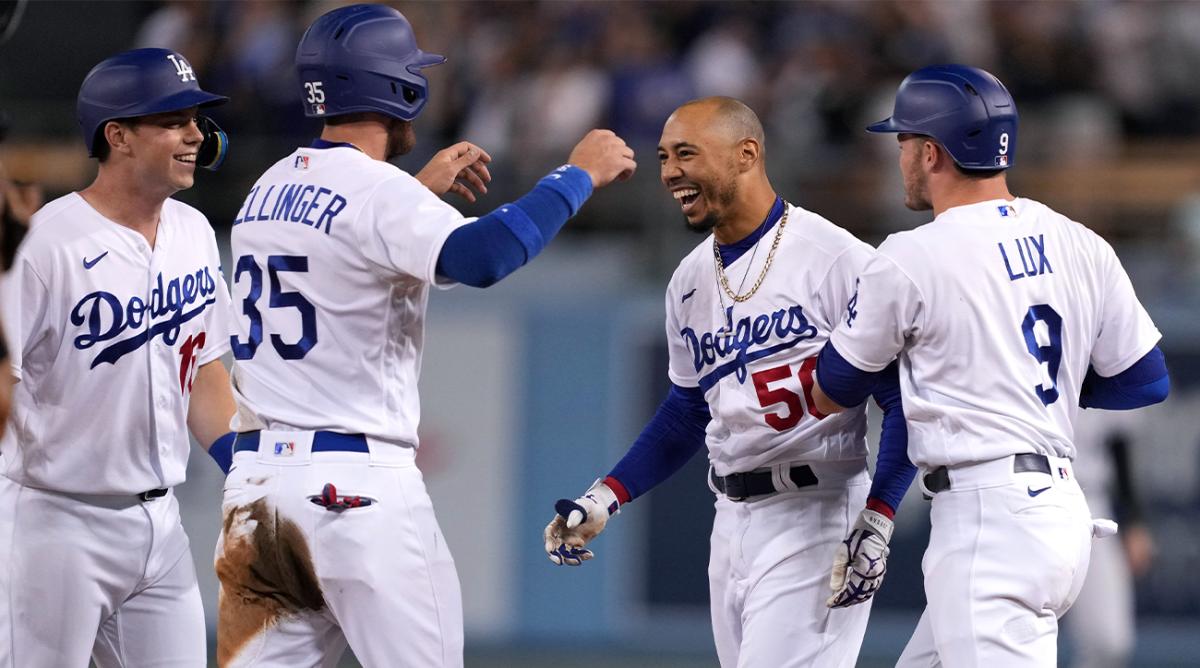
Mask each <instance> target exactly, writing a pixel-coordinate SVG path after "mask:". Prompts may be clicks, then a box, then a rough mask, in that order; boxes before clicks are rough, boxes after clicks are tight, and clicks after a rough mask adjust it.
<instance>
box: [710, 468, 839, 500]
mask: <svg viewBox="0 0 1200 668" xmlns="http://www.w3.org/2000/svg"><path fill="white" fill-rule="evenodd" d="M774 475H775V474H774V473H773V472H772V471H770V470H769V469H768V470H764V471H748V472H746V473H730V474H729V475H727V476H719V475H717V472H716V471H715V470H712V471H711V475H710V478H712V484H713V487H716V488H717V491H718V492H721V493H722V494H724V495H725V497H726V498H728V499H729V500H730V501H745V500H746V499H750V498H753V497H756V496H763V495H764V494H774V493H775V492H778V491H780V490H777V489H775V481H774V479H773V478H774ZM788 477H789V478H791V479H792V482H793V483H795V484H796V486H797V487H809V486H812V485H815V484H817V476H816V474H815V473H813V470H812V469H811V468H809V467H808V466H807V465H804V464H801V465H799V466H793V467H792V468H791V470H790V471H788Z"/></svg>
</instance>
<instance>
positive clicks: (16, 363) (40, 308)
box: [0, 256, 50, 380]
mask: <svg viewBox="0 0 1200 668" xmlns="http://www.w3.org/2000/svg"><path fill="white" fill-rule="evenodd" d="M4 281H5V282H4V290H3V294H0V302H2V303H0V314H2V315H0V317H2V318H3V326H4V337H5V339H6V340H7V342H8V354H9V361H10V362H11V364H12V375H13V377H14V378H16V379H17V380H20V379H21V377H22V367H23V365H24V362H25V353H26V352H27V351H29V350H31V349H32V348H34V347H35V346H36V345H37V343H38V341H40V340H41V339H42V338H43V337H44V336H45V335H46V334H47V332H46V331H45V329H46V328H45V323H46V322H47V312H48V310H49V308H50V291H49V290H48V289H47V286H46V282H45V280H43V278H42V277H41V275H39V273H38V271H37V270H36V269H35V268H34V266H33V263H32V262H31V260H30V259H29V258H28V257H26V256H18V258H17V261H16V263H15V264H14V266H13V268H12V269H11V270H10V271H9V273H8V275H7V276H6V277H5V279H4Z"/></svg>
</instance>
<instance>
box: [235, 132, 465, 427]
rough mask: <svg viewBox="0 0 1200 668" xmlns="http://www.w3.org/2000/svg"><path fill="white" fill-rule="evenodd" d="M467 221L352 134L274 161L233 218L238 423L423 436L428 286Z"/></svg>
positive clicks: (246, 425) (239, 425)
mask: <svg viewBox="0 0 1200 668" xmlns="http://www.w3.org/2000/svg"><path fill="white" fill-rule="evenodd" d="M470 220H471V219H464V218H463V217H462V215H461V214H459V213H458V211H457V210H456V209H454V208H453V207H451V206H450V205H449V204H446V203H445V202H443V201H442V200H441V199H439V198H438V197H437V196H435V195H434V194H433V193H432V192H430V191H429V190H428V189H427V188H426V187H425V186H423V185H422V184H421V183H420V182H418V181H417V180H416V179H414V178H413V177H412V176H410V175H408V174H407V173H405V172H403V171H402V170H400V169H399V168H397V167H395V166H393V165H390V164H388V163H386V162H382V161H379V160H372V159H371V158H370V157H369V156H367V155H366V154H364V153H362V152H361V151H359V150H358V149H357V148H355V147H354V146H351V145H348V144H347V145H331V146H321V147H320V149H319V150H314V149H309V148H301V149H298V150H297V151H295V152H294V153H293V154H292V155H290V156H288V157H286V158H284V159H283V160H280V161H279V162H277V163H276V164H275V165H274V166H272V167H271V168H270V169H268V170H267V172H266V173H265V174H263V176H262V177H261V178H260V179H259V180H258V182H257V183H256V184H255V185H254V187H253V188H251V190H250V194H249V196H248V197H247V198H246V201H245V203H244V204H243V205H242V209H241V211H240V212H239V213H238V216H237V219H236V220H234V226H233V234H232V245H233V252H234V269H233V303H234V311H235V313H240V315H239V316H237V317H236V318H235V322H236V325H235V327H234V331H235V334H234V336H233V339H232V345H233V353H234V357H235V358H236V359H237V364H235V365H234V372H233V381H234V394H235V396H236V398H237V401H238V414H237V416H236V417H235V418H234V424H233V428H234V430H235V431H249V430H254V429H289V428H291V429H304V430H334V431H340V432H348V433H363V434H366V435H367V436H370V437H372V438H377V439H380V440H385V441H389V442H400V443H407V444H411V445H416V443H417V422H418V419H419V417H420V402H419V400H418V397H417V378H418V376H419V375H420V365H421V348H422V345H423V338H424V326H425V324H424V313H425V304H426V302H427V300H428V297H429V287H428V286H429V284H438V283H439V281H438V280H437V277H436V276H435V270H436V267H437V257H438V252H439V250H440V249H441V246H442V243H443V241H445V239H446V237H447V236H449V234H450V232H452V231H453V230H454V229H455V228H457V227H458V226H459V225H462V224H464V223H466V222H470ZM440 283H441V284H442V285H447V284H446V282H445V281H444V280H442V281H440ZM272 358H273V359H274V360H276V361H277V360H283V361H286V362H287V363H285V364H279V363H270V361H271V359H272ZM264 360H268V361H267V362H266V363H264ZM297 399H299V400H297Z"/></svg>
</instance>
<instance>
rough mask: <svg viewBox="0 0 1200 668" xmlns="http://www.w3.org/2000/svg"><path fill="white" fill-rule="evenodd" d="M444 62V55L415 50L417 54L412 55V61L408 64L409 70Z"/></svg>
mask: <svg viewBox="0 0 1200 668" xmlns="http://www.w3.org/2000/svg"><path fill="white" fill-rule="evenodd" d="M444 62H446V57H445V56H443V55H440V54H437V53H428V52H425V51H421V50H420V49H418V50H417V55H416V56H414V57H413V59H412V63H411V64H410V65H409V66H408V69H409V70H414V69H417V70H419V69H422V68H425V67H433V66H434V65H441V64H442V63H444Z"/></svg>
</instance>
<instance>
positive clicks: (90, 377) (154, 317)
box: [2, 193, 229, 495]
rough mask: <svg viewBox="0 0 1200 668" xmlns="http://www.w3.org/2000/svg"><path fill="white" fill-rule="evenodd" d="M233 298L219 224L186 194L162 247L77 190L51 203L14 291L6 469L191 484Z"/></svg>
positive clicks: (83, 489) (125, 489) (88, 487)
mask: <svg viewBox="0 0 1200 668" xmlns="http://www.w3.org/2000/svg"><path fill="white" fill-rule="evenodd" d="M228 295H229V293H228V289H227V288H226V286H225V280H224V278H222V276H221V267H220V256H219V255H218V253H217V243H216V238H215V237H214V235H213V231H212V228H211V227H210V226H209V224H208V221H207V220H206V219H205V218H204V215H203V214H201V213H200V212H199V211H197V210H195V209H193V208H192V207H190V206H188V205H186V204H183V203H182V202H179V201H176V200H173V199H168V200H166V201H165V202H164V203H163V208H162V217H161V220H160V222H159V225H158V232H157V235H156V238H155V244H154V248H151V247H150V245H149V243H147V241H146V238H145V237H143V236H142V234H141V233H139V232H136V231H134V230H132V229H130V228H128V227H125V226H123V225H119V224H117V223H115V222H113V221H111V220H109V219H107V218H105V217H104V216H102V215H100V214H99V213H98V212H97V211H96V210H95V209H93V208H92V207H91V206H90V205H89V204H88V203H87V202H86V201H85V200H84V199H83V198H82V197H80V196H79V195H78V194H76V193H71V194H69V195H66V196H64V197H61V198H59V199H57V200H55V201H53V202H51V203H49V204H47V205H46V206H45V207H43V208H42V209H41V210H40V211H38V213H37V214H35V215H34V217H33V220H32V221H31V223H30V232H29V236H27V237H26V238H25V240H24V242H23V243H22V245H21V250H20V252H19V253H18V255H17V259H16V262H15V266H14V267H13V270H12V271H11V272H10V274H9V276H8V278H7V282H6V284H5V290H4V295H3V309H4V326H5V332H6V334H7V336H8V341H9V342H10V344H9V345H10V348H11V349H12V363H13V374H14V375H15V376H16V377H17V378H18V379H20V380H21V382H19V383H17V385H16V388H15V390H14V408H15V410H14V415H16V416H17V418H16V419H15V420H14V421H13V428H14V431H15V432H16V434H13V432H12V431H10V432H9V436H7V437H6V439H5V443H4V447H3V452H4V457H3V460H2V461H3V466H4V475H7V476H8V477H9V478H11V479H12V480H14V481H16V482H17V483H19V484H21V485H26V486H29V487H40V488H46V489H54V490H58V491H62V492H67V493H77V494H129V495H132V494H137V493H140V492H143V491H145V490H147V489H155V488H162V487H173V486H175V485H177V484H179V483H181V482H183V479H184V472H185V469H186V468H187V456H188V443H189V439H188V433H187V424H186V420H185V418H186V416H187V405H188V398H189V396H190V394H191V389H192V381H193V379H194V377H195V373H196V369H197V368H199V367H201V366H203V365H205V364H207V363H209V362H211V361H213V360H215V359H217V358H219V357H220V356H221V355H222V354H224V353H225V351H226V350H228V347H229V342H228V339H226V337H225V335H226V333H227V332H228V331H229V329H228V309H229V296H228ZM26 370H28V371H29V372H30V373H28V374H26V373H24V372H25V371H26ZM80 424H87V428H86V429H82V428H80Z"/></svg>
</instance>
